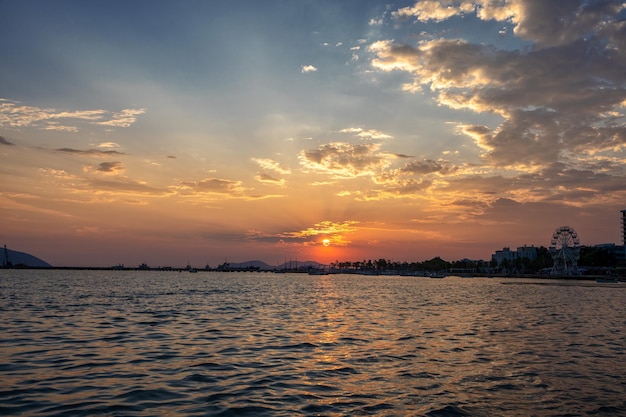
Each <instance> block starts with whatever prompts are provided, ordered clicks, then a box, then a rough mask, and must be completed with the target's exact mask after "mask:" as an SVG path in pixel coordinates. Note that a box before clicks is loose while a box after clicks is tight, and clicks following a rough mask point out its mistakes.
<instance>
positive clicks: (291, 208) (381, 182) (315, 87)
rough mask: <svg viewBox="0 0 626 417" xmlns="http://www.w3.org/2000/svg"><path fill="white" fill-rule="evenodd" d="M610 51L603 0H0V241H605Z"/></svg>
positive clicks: (41, 245)
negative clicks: (571, 233)
mask: <svg viewBox="0 0 626 417" xmlns="http://www.w3.org/2000/svg"><path fill="white" fill-rule="evenodd" d="M625 45H626V3H625V2H623V1H621V0H620V1H602V0H598V1H575V0H550V1H546V0H479V1H462V0H440V1H431V0H428V1H418V2H417V3H416V2H414V1H413V2H410V1H402V2H393V1H392V2H388V1H372V0H349V1H335V0H310V1H288V0H276V1H275V0H267V1H237V2H234V1H222V2H217V1H160V0H154V1H152V0H151V1H146V0H137V1H78V0H76V1H62V0H60V1H29V0H26V1H16V0H14V1H10V0H0V179H1V181H0V216H1V222H2V227H1V229H0V244H2V245H4V244H6V245H7V247H9V248H10V249H13V250H17V251H23V252H28V253H31V254H33V255H35V256H38V257H40V258H42V259H44V260H45V261H47V262H49V263H51V264H53V265H55V266H83V265H93V266H110V265H114V264H118V263H123V264H125V265H126V266H136V265H138V264H139V263H142V262H146V263H148V264H149V265H150V266H163V265H171V266H184V265H186V264H187V262H190V263H191V264H192V265H194V266H204V265H205V264H206V263H208V264H209V265H211V266H217V265H218V264H220V263H222V262H224V261H226V260H228V261H230V262H241V261H247V260H252V259H260V260H263V261H265V262H267V263H269V264H273V265H275V264H278V263H282V262H284V261H285V260H289V259H292V260H318V261H320V262H323V263H328V262H331V261H335V260H351V261H356V260H363V259H379V258H385V259H389V260H399V261H423V260H425V259H430V258H432V257H434V256H441V257H443V258H444V259H446V260H450V261H451V260H456V259H461V258H470V259H487V260H488V259H490V257H491V253H493V252H494V251H495V250H496V249H501V248H502V247H503V246H510V247H512V248H515V247H517V246H522V245H525V244H526V245H535V246H540V245H543V246H548V245H549V244H550V239H551V237H552V233H553V231H554V230H555V229H556V228H557V227H559V226H563V225H567V226H571V227H573V228H574V229H575V230H576V231H577V232H578V235H579V236H580V240H581V244H584V245H593V244H597V243H617V244H621V236H620V210H622V209H626V48H625ZM325 239H326V245H324V240H325Z"/></svg>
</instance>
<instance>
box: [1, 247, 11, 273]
mask: <svg viewBox="0 0 626 417" xmlns="http://www.w3.org/2000/svg"><path fill="white" fill-rule="evenodd" d="M2 266H3V267H4V268H11V267H12V266H13V263H12V262H11V258H9V250H8V249H7V245H4V263H3V264H2Z"/></svg>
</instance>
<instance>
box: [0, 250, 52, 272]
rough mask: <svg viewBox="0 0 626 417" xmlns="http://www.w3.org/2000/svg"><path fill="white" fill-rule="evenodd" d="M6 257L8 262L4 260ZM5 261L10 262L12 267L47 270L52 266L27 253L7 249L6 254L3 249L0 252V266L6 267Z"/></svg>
mask: <svg viewBox="0 0 626 417" xmlns="http://www.w3.org/2000/svg"><path fill="white" fill-rule="evenodd" d="M7 255H8V258H9V259H8V260H7V259H6V258H7ZM7 261H8V262H10V263H11V264H12V265H13V267H20V266H29V267H34V268H49V267H51V266H52V265H50V264H49V263H48V262H46V261H44V260H41V259H39V258H37V257H36V256H33V255H31V254H29V253H24V252H18V251H15V250H11V249H8V248H7V250H6V253H5V252H4V249H2V250H1V252H0V266H2V267H5V266H7Z"/></svg>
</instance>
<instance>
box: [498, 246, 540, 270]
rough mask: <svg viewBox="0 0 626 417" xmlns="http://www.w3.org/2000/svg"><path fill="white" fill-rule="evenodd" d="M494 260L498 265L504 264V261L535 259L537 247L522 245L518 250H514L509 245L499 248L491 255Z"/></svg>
mask: <svg viewBox="0 0 626 417" xmlns="http://www.w3.org/2000/svg"><path fill="white" fill-rule="evenodd" d="M491 259H492V261H495V263H496V265H497V266H500V265H502V263H503V262H504V261H509V262H513V261H515V260H516V259H528V260H530V261H534V260H535V259H537V248H536V247H535V246H526V245H524V246H520V247H518V248H517V250H516V251H512V250H511V249H510V248H508V247H504V248H502V250H497V251H496V253H494V254H493V255H491Z"/></svg>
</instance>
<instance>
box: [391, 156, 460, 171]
mask: <svg viewBox="0 0 626 417" xmlns="http://www.w3.org/2000/svg"><path fill="white" fill-rule="evenodd" d="M453 170H455V169H454V168H451V167H448V166H445V165H443V164H441V163H440V162H437V161H433V160H431V159H425V160H423V161H413V162H409V163H408V164H406V165H405V166H404V167H402V168H400V170H399V171H400V172H401V173H404V174H420V175H423V174H430V173H433V172H439V173H441V174H447V173H449V172H451V171H453Z"/></svg>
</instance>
